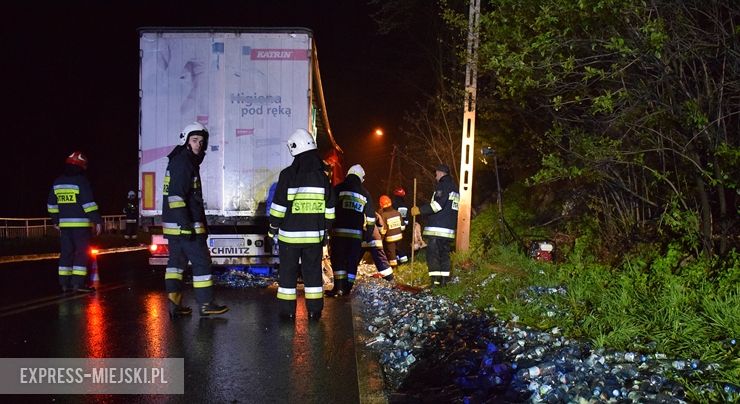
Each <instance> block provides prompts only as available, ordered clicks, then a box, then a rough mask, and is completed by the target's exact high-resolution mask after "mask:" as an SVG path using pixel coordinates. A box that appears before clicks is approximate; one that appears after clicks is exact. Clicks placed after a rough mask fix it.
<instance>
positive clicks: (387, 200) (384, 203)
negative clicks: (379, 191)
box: [380, 195, 392, 209]
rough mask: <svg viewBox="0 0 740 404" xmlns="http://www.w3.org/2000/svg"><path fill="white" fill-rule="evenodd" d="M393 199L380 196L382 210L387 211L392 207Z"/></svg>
mask: <svg viewBox="0 0 740 404" xmlns="http://www.w3.org/2000/svg"><path fill="white" fill-rule="evenodd" d="M391 205H392V203H391V198H389V197H388V195H380V208H381V209H385V208H387V207H389V206H391Z"/></svg>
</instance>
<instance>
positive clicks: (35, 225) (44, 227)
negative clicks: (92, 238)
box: [0, 215, 126, 239]
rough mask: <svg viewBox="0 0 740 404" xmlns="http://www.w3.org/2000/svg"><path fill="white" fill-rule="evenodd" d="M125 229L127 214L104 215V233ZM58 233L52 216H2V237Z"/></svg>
mask: <svg viewBox="0 0 740 404" xmlns="http://www.w3.org/2000/svg"><path fill="white" fill-rule="evenodd" d="M125 229H126V216H125V215H104V216H103V233H115V232H119V231H123V230H125ZM58 234H59V232H58V231H57V229H55V228H54V224H53V222H52V221H51V218H50V217H25V218H14V217H0V239H9V238H37V237H45V236H56V235H58Z"/></svg>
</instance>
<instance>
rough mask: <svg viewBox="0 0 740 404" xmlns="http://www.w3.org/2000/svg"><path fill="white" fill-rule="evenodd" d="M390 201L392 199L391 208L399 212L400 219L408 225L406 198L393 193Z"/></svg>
mask: <svg viewBox="0 0 740 404" xmlns="http://www.w3.org/2000/svg"><path fill="white" fill-rule="evenodd" d="M391 201H393V205H391V206H393V208H394V209H396V210H397V211H398V213H400V214H401V219H403V225H404V226H408V224H409V218H408V213H409V206H408V205H407V204H406V200H404V199H403V197H402V196H398V195H393V196H392V197H391Z"/></svg>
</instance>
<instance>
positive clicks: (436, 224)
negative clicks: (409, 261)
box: [411, 164, 460, 287]
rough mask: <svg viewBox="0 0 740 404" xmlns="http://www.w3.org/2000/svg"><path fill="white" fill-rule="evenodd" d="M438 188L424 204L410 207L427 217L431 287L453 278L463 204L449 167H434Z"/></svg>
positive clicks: (426, 233)
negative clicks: (454, 249)
mask: <svg viewBox="0 0 740 404" xmlns="http://www.w3.org/2000/svg"><path fill="white" fill-rule="evenodd" d="M435 178H436V179H437V187H436V189H435V190H434V195H433V196H432V200H431V201H430V202H429V203H427V204H425V205H422V206H421V207H419V206H416V204H414V206H412V207H411V215H412V216H414V217H416V216H418V215H423V216H425V217H426V218H427V223H426V226H425V227H424V231H423V233H422V234H423V235H424V236H425V237H426V238H427V266H428V267H429V277H430V279H431V282H432V287H436V286H445V285H446V284H447V280H448V279H449V277H450V250H451V247H450V246H451V244H452V242H453V241H454V240H455V232H456V230H457V212H458V205H459V203H460V194H459V193H458V186H457V184H456V183H455V181H454V180H453V179H452V177H451V176H450V167H449V166H447V165H446V164H439V165H437V166H436V167H435Z"/></svg>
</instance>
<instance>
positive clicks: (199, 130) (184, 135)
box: [180, 122, 208, 150]
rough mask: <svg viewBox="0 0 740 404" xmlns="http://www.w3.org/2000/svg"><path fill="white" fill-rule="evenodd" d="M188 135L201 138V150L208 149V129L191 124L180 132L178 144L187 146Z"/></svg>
mask: <svg viewBox="0 0 740 404" xmlns="http://www.w3.org/2000/svg"><path fill="white" fill-rule="evenodd" d="M190 135H200V136H203V150H205V149H206V148H207V147H208V128H206V127H205V126H203V124H201V123H199V122H193V123H191V124H189V125H188V126H186V127H185V128H184V129H183V130H182V132H180V144H181V145H183V146H185V145H187V144H188V139H190Z"/></svg>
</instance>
